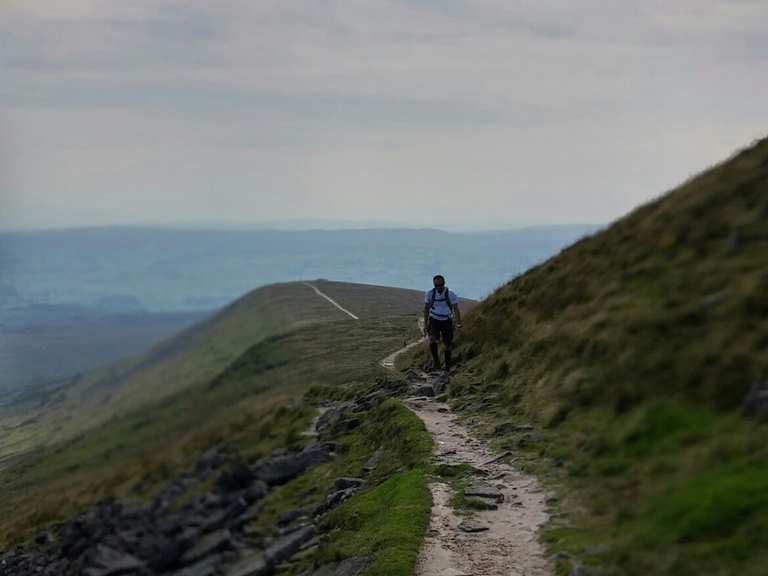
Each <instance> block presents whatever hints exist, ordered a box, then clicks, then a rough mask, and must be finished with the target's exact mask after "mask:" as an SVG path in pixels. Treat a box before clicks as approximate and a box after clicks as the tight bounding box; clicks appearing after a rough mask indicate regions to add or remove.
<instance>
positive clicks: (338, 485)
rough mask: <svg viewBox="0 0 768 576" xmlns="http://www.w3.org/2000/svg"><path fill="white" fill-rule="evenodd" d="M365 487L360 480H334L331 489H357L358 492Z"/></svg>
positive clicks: (343, 478)
mask: <svg viewBox="0 0 768 576" xmlns="http://www.w3.org/2000/svg"><path fill="white" fill-rule="evenodd" d="M364 485H365V480H363V479H362V478H345V477H342V478H336V480H335V482H334V483H333V487H334V488H335V489H336V490H346V489H347V488H357V489H358V490H359V489H360V488H362V487H363V486H364Z"/></svg>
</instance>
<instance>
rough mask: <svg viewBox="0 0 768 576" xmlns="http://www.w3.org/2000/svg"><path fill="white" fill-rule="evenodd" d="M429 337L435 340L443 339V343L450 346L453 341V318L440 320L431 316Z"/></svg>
mask: <svg viewBox="0 0 768 576" xmlns="http://www.w3.org/2000/svg"><path fill="white" fill-rule="evenodd" d="M429 337H430V338H433V339H434V340H439V339H440V338H442V339H443V344H445V345H446V346H450V344H451V343H452V342H453V320H451V319H450V318H449V319H448V320H438V319H437V318H432V317H431V316H430V318H429Z"/></svg>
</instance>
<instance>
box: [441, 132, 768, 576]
mask: <svg viewBox="0 0 768 576" xmlns="http://www.w3.org/2000/svg"><path fill="white" fill-rule="evenodd" d="M459 356H460V357H461V360H462V362H463V369H462V371H461V373H460V374H459V375H458V376H457V377H456V378H454V383H453V389H452V394H453V395H454V398H455V402H456V403H457V404H458V405H459V406H462V407H464V408H465V409H467V410H469V411H470V412H471V411H476V412H481V411H482V412H483V413H484V414H492V415H493V416H494V417H495V423H496V424H497V426H496V427H495V428H494V427H493V423H492V424H491V426H490V427H489V432H491V433H493V434H495V436H496V438H497V442H498V444H499V445H500V446H502V447H506V448H516V449H521V450H523V451H524V453H526V454H527V455H528V465H529V466H533V467H535V468H537V469H538V470H539V472H540V473H542V474H545V475H548V476H550V477H551V478H552V479H553V481H555V480H556V482H555V484H557V485H559V486H560V488H561V490H560V492H561V493H562V494H563V501H562V502H561V508H562V514H563V516H562V517H560V518H558V519H556V520H554V521H553V524H552V532H551V533H550V535H549V540H550V543H551V545H552V547H553V549H555V550H563V551H565V553H566V554H563V555H562V561H561V569H562V570H563V571H564V573H565V571H566V570H567V569H569V568H567V567H568V566H569V565H571V564H575V563H585V564H597V565H602V566H603V568H604V569H605V572H604V573H609V574H638V575H639V574H675V575H683V574H723V575H725V574H736V573H738V574H744V575H747V574H754V575H758V574H765V573H766V570H768V536H767V535H768V426H766V424H761V423H758V422H755V421H752V420H751V419H749V418H747V417H745V416H744V415H743V413H742V403H743V402H744V400H745V397H746V396H747V393H748V391H749V389H750V387H751V386H753V385H755V384H758V383H763V382H768V140H763V141H761V142H759V143H757V144H755V145H753V146H752V147H751V148H749V149H747V150H744V151H743V152H741V153H739V154H738V155H736V156H735V157H733V158H731V159H730V160H728V161H726V162H724V163H723V164H721V165H719V166H716V167H714V168H712V169H711V170H708V171H706V172H704V173H702V174H701V175H699V176H697V177H695V178H693V179H691V180H690V181H688V182H686V183H685V184H683V185H682V186H680V187H679V188H677V189H675V190H673V191H672V192H670V193H669V194H667V195H665V196H664V197H662V198H659V199H658V200H656V201H654V202H651V203H649V204H647V205H645V206H642V207H641V208H639V209H637V210H635V211H634V212H632V213H631V214H629V215H628V216H626V217H625V218H623V219H621V220H619V221H618V222H616V223H615V224H613V225H612V226H611V227H610V228H608V229H606V230H604V231H602V232H600V233H598V234H595V235H594V236H591V237H589V238H586V239H583V240H581V241H579V242H578V243H576V244H575V245H574V246H572V247H570V248H568V249H566V250H564V251H563V252H561V253H560V254H559V255H558V256H556V257H554V258H552V259H550V260H549V261H547V262H545V263H544V264H542V265H540V266H538V267H536V268H533V269H532V270H530V271H529V272H527V273H526V274H524V275H522V276H520V277H518V278H516V279H515V280H514V281H512V282H510V283H509V284H507V285H505V286H503V287H501V288H500V289H498V290H497V291H496V292H495V293H494V294H492V295H491V296H490V297H489V298H488V299H487V300H485V301H484V302H483V303H482V304H480V305H479V306H477V307H476V308H475V310H474V311H473V312H472V313H471V314H469V315H468V316H467V321H466V330H465V333H464V335H463V338H462V343H461V345H460V347H459ZM521 422H525V423H527V422H533V423H535V425H536V430H534V431H532V432H531V431H524V430H521V429H520V428H515V423H521ZM499 423H500V424H499Z"/></svg>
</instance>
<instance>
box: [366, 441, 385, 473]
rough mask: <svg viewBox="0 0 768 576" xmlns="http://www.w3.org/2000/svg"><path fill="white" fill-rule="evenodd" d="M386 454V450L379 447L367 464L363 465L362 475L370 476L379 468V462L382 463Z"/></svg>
mask: <svg viewBox="0 0 768 576" xmlns="http://www.w3.org/2000/svg"><path fill="white" fill-rule="evenodd" d="M383 453H384V449H383V448H381V447H379V448H377V449H376V451H375V452H374V453H373V454H372V455H371V457H370V458H368V460H367V461H366V463H365V464H363V468H362V473H363V474H366V475H367V474H370V473H371V472H373V471H374V470H376V468H377V467H378V466H379V462H381V456H382V454H383Z"/></svg>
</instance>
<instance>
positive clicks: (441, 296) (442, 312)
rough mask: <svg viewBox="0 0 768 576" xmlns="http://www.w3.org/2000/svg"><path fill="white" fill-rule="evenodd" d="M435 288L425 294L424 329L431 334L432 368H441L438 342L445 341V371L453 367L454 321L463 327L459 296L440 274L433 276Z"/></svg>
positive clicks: (457, 326)
mask: <svg viewBox="0 0 768 576" xmlns="http://www.w3.org/2000/svg"><path fill="white" fill-rule="evenodd" d="M432 284H433V286H434V287H433V288H432V289H431V290H427V292H426V293H425V294H424V329H425V331H426V335H428V336H429V351H430V352H431V353H432V368H433V369H434V370H439V369H440V356H439V355H438V351H437V343H438V341H439V340H440V339H442V341H443V348H444V356H445V371H446V372H448V371H449V370H450V369H451V350H452V348H453V327H454V324H453V321H454V319H455V320H456V328H461V313H460V312H459V297H458V296H457V295H456V293H455V292H453V291H451V290H448V288H447V287H446V286H445V278H444V277H443V276H442V275H440V274H438V275H437V276H435V277H434V278H432Z"/></svg>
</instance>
